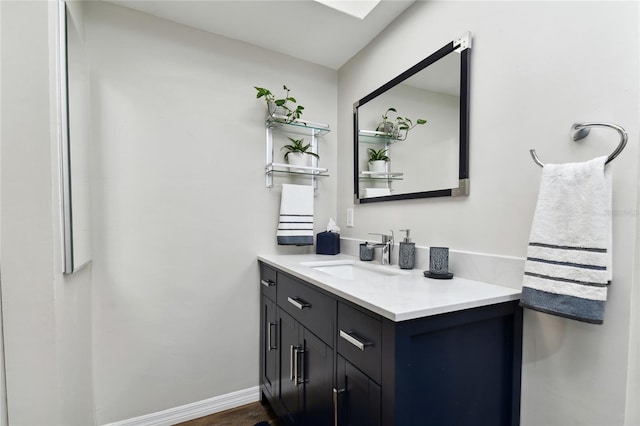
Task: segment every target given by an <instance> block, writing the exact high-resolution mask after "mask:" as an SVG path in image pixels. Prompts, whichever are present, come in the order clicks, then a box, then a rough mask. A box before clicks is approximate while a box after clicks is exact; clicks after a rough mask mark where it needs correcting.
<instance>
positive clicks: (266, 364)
mask: <svg viewBox="0 0 640 426" xmlns="http://www.w3.org/2000/svg"><path fill="white" fill-rule="evenodd" d="M261 326H262V333H261V334H262V336H263V338H262V343H261V350H262V357H261V361H262V366H261V371H262V383H263V384H264V386H265V388H266V390H267V391H268V392H269V393H270V394H271V396H272V397H277V396H278V395H277V390H278V384H279V378H278V360H279V358H280V357H279V356H278V355H279V352H280V345H279V344H278V317H277V313H276V304H275V303H274V302H272V301H271V300H270V299H269V298H267V297H265V296H262V321H261Z"/></svg>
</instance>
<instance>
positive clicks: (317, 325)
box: [260, 264, 337, 426]
mask: <svg viewBox="0 0 640 426" xmlns="http://www.w3.org/2000/svg"><path fill="white" fill-rule="evenodd" d="M265 271H266V272H267V274H268V272H269V271H274V270H273V269H271V268H269V267H268V266H266V265H264V264H261V282H263V281H264V278H265ZM276 278H277V280H276V281H277V291H276V292H275V293H274V295H275V302H273V301H271V299H269V297H267V296H265V291H268V288H269V287H267V286H264V282H263V286H264V287H263V289H262V301H263V303H262V305H261V311H262V312H261V317H260V318H261V324H260V329H261V334H264V336H265V337H263V338H262V339H261V342H262V344H261V352H260V353H261V359H260V389H261V400H262V402H263V403H264V402H268V403H269V404H270V405H271V407H272V408H273V410H274V411H275V413H276V414H277V415H278V417H279V418H280V420H281V422H282V423H283V424H286V425H303V426H307V425H308V426H325V425H331V424H333V420H334V417H333V393H332V389H333V384H334V377H335V365H334V360H335V351H334V350H333V348H334V347H335V342H334V330H335V318H336V303H337V302H336V299H335V298H333V297H331V296H330V295H328V294H325V293H324V292H322V291H319V290H316V289H315V288H313V287H312V286H310V285H308V284H305V283H303V282H302V281H300V280H298V279H296V278H293V277H291V276H289V275H287V274H285V273H283V272H280V271H278V272H277V275H276ZM271 287H273V286H271ZM265 300H266V302H265ZM270 312H275V316H274V317H272V316H270ZM271 324H275V326H272V325H271ZM269 330H272V333H273V334H272V335H271V336H272V337H269V336H270V334H269ZM273 336H275V340H276V343H275V345H273V346H275V347H277V349H271V350H270V346H269V339H270V338H271V339H273V338H274V337H273ZM271 348H272V347H271ZM271 356H275V357H277V361H276V365H275V366H273V365H272V363H271V359H272V358H270V357H271Z"/></svg>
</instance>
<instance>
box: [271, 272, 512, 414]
mask: <svg viewBox="0 0 640 426" xmlns="http://www.w3.org/2000/svg"><path fill="white" fill-rule="evenodd" d="M266 288H267V287H265V289H266ZM263 292H264V290H263ZM264 297H265V296H264V293H263V300H264ZM269 300H271V299H269ZM274 302H275V307H274V306H271V305H269V303H263V307H262V309H263V310H264V311H265V312H267V311H269V310H273V309H275V311H276V313H277V314H276V320H275V322H276V323H277V331H276V334H277V340H278V357H279V358H278V363H277V366H276V370H275V371H276V376H277V378H276V379H275V382H274V381H273V380H271V382H269V381H268V380H267V378H268V377H271V375H270V374H268V367H267V366H265V365H264V364H263V360H262V359H261V390H262V396H263V401H264V400H265V398H266V400H267V401H268V402H269V403H270V404H271V406H272V407H273V409H274V410H275V412H276V413H277V414H278V416H279V417H280V419H281V420H282V421H283V423H284V424H287V425H292V424H296V425H303V426H306V425H318V426H321V425H327V426H329V425H335V426H365V425H366V426H413V425H415V426H423V425H437V426H447V425H451V426H459V425H483V426H484V425H491V426H517V425H519V423H520V375H521V368H522V309H521V308H520V307H519V306H518V301H517V300H514V301H509V302H503V303H497V304H493V305H488V306H481V307H476V308H471V309H464V310H459V311H454V312H449V313H443V314H439V315H432V316H426V317H423V318H417V319H412V320H406V321H400V322H395V321H391V320H389V319H387V318H385V317H382V316H380V315H378V314H376V313H374V312H371V311H369V310H367V309H365V308H363V307H361V306H358V305H356V304H354V303H352V302H350V301H348V300H345V299H342V298H340V297H338V296H335V295H333V294H330V293H328V292H326V291H324V290H321V289H319V288H318V287H316V286H313V285H312V284H308V283H304V282H302V281H301V280H298V279H297V278H293V277H291V276H289V275H288V274H286V273H284V272H281V271H278V272H277V292H276V296H275V301H271V302H270V303H274ZM261 318H262V321H263V322H264V323H265V324H262V327H261V329H262V330H263V333H264V334H267V331H268V329H269V327H268V324H266V323H268V322H269V321H271V319H272V318H273V317H269V315H268V314H263V315H262V316H261ZM267 337H268V334H267ZM266 341H267V339H266V338H263V340H262V342H263V345H264V344H265V342H266ZM267 343H268V342H267ZM263 348H265V347H264V346H263ZM261 354H265V356H264V359H268V355H267V350H266V349H263V350H262V351H261ZM269 383H275V385H273V384H272V385H270V384H269ZM270 389H272V390H270Z"/></svg>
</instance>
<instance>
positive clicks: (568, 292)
mask: <svg viewBox="0 0 640 426" xmlns="http://www.w3.org/2000/svg"><path fill="white" fill-rule="evenodd" d="M606 160H607V157H599V158H595V159H593V160H591V161H587V162H585V163H570V164H547V165H545V166H544V167H543V169H542V178H541V182H540V192H539V194H538V203H537V205H536V210H535V214H534V218H533V224H532V226H531V236H530V239H529V247H528V249H527V261H526V263H525V272H524V279H523V287H522V298H521V300H520V305H521V306H524V307H527V308H530V309H535V310H538V311H541V312H546V313H549V314H553V315H558V316H562V317H566V318H571V319H575V320H578V321H584V322H589V323H594V324H602V322H603V319H604V303H605V301H606V300H607V285H608V284H609V282H610V281H611V174H610V171H608V168H607V171H605V167H604V165H605V161H606Z"/></svg>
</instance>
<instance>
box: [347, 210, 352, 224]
mask: <svg viewBox="0 0 640 426" xmlns="http://www.w3.org/2000/svg"><path fill="white" fill-rule="evenodd" d="M347 227H348V228H353V209H347Z"/></svg>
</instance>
